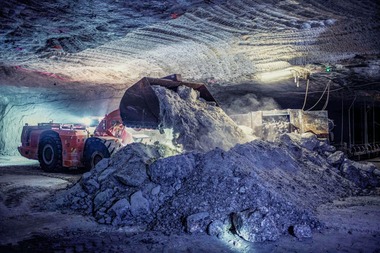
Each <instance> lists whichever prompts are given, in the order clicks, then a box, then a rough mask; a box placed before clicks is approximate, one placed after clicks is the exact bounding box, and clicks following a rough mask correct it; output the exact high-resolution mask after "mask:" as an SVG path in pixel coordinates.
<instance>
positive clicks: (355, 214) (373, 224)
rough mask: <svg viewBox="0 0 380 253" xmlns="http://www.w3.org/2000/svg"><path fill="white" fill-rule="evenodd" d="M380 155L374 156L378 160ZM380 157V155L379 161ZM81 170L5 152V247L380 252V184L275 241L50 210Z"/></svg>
mask: <svg viewBox="0 0 380 253" xmlns="http://www.w3.org/2000/svg"><path fill="white" fill-rule="evenodd" d="M377 160H379V159H375V160H374V161H377ZM377 164H379V163H377ZM81 173H82V172H81V171H69V172H67V173H45V172H43V171H42V170H41V169H40V168H39V166H38V164H37V163H36V162H30V161H27V160H24V159H21V158H17V159H14V158H13V157H2V158H0V251H1V252H380V190H379V189H377V190H375V191H372V193H371V195H367V196H359V197H350V198H346V199H339V200H336V201H333V202H332V203H327V204H325V205H322V206H320V207H319V208H318V217H319V219H320V220H321V221H322V222H323V223H324V224H325V229H323V230H321V231H313V238H312V239H304V240H302V241H300V240H298V239H297V238H296V237H293V236H291V235H283V236H282V237H281V238H280V239H279V240H278V241H276V242H265V243H247V242H244V241H242V240H236V239H234V238H232V237H231V239H229V240H225V241H223V240H220V239H217V238H214V237H211V236H208V235H170V236H168V235H164V234H161V233H158V232H140V231H138V228H133V227H122V228H115V227H112V226H107V225H99V224H98V223H96V222H95V221H94V220H93V218H92V217H84V216H81V215H78V214H73V213H68V212H61V211H60V210H56V211H54V212H52V211H43V206H41V205H43V204H42V203H43V201H42V200H44V199H46V198H47V197H49V196H51V195H52V194H54V193H55V192H56V191H60V190H64V189H66V188H68V187H70V186H71V185H73V184H75V183H76V182H77V181H78V180H79V179H80V177H81Z"/></svg>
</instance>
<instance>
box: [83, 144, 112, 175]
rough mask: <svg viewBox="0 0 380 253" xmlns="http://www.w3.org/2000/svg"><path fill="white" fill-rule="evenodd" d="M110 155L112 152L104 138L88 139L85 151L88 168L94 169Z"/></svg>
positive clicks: (84, 160)
mask: <svg viewBox="0 0 380 253" xmlns="http://www.w3.org/2000/svg"><path fill="white" fill-rule="evenodd" d="M109 157H110V152H109V151H108V149H107V147H106V145H104V143H103V140H101V139H99V138H96V137H91V138H88V139H87V141H86V144H85V146H84V153H83V163H84V166H85V167H86V169H88V170H91V169H93V168H94V167H95V166H96V164H97V163H98V162H100V161H101V160H102V159H103V158H109Z"/></svg>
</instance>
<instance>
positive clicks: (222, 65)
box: [0, 0, 380, 107]
mask: <svg viewBox="0 0 380 253" xmlns="http://www.w3.org/2000/svg"><path fill="white" fill-rule="evenodd" d="M379 9H380V3H379V1H376V0H364V1H360V2H358V1H354V0H348V1H321V0H312V1H307V2H306V1H294V0H284V1H261V0H256V1H240V0H236V1H217V0H212V1H195V0H194V1H192V0H189V1H173V0H169V1H100V0H93V1H90V0H88V1H86V0H81V1H75V2H67V1H60V0H51V1H43V2H41V1H37V0H31V1H18V0H10V1H6V2H4V3H2V8H1V11H0V28H1V34H2V36H1V37H0V51H1V60H0V62H1V70H0V81H1V85H2V86H3V87H2V94H1V95H0V96H1V99H0V102H2V103H6V102H9V101H10V102H14V103H19V102H21V101H22V102H31V103H32V102H34V101H40V102H41V101H44V100H46V99H47V100H49V99H57V100H59V99H62V100H67V101H69V100H75V99H77V98H78V96H79V97H81V98H82V99H90V100H91V99H94V100H96V99H98V98H112V97H117V98H118V97H120V95H121V93H122V92H124V90H125V88H126V87H128V86H130V85H132V84H133V83H134V82H136V81H137V80H138V79H140V78H141V77H143V76H152V77H162V76H166V75H168V74H171V73H179V74H182V76H183V78H184V79H186V80H189V81H198V82H204V83H206V84H208V85H209V86H210V89H211V91H212V92H213V93H214V94H215V96H216V97H217V99H219V100H222V101H221V102H222V103H223V100H228V99H235V98H236V99H238V98H239V96H242V95H244V94H247V93H252V94H255V95H256V96H258V97H271V98H274V99H275V100H276V101H279V103H280V104H281V103H282V104H283V105H284V106H287V105H288V106H293V107H301V106H302V104H303V101H304V98H305V92H306V90H307V91H308V99H309V101H311V102H310V103H311V104H312V102H313V101H316V100H317V99H318V98H320V97H321V95H324V96H327V94H328V95H329V98H330V99H331V100H334V99H335V100H341V99H342V98H343V99H345V100H347V101H351V100H353V99H354V98H356V99H357V101H364V102H368V103H378V102H379V101H380V92H379V87H380V86H379V81H380V59H379V55H380V39H379V38H380V25H379V24H380V21H379V15H378V13H379ZM33 92H34V93H33ZM45 93H46V94H50V95H49V96H44V95H41V94H45ZM23 94H28V95H25V96H23ZM290 100H291V102H293V104H292V103H290V102H289V101H290ZM281 101H283V102H281ZM284 101H285V102H284ZM286 101H288V102H286Z"/></svg>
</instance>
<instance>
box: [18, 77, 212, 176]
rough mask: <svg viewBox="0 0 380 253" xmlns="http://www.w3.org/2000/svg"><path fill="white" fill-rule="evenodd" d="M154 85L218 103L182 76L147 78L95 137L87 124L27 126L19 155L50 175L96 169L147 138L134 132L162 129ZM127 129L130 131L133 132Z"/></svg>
mask: <svg viewBox="0 0 380 253" xmlns="http://www.w3.org/2000/svg"><path fill="white" fill-rule="evenodd" d="M152 85H160V86H164V87H166V88H168V89H173V90H175V89H176V88H177V87H178V86H180V85H186V86H188V87H191V88H193V89H195V90H197V91H199V92H200V96H201V97H202V98H203V99H205V100H206V101H211V102H214V103H216V102H215V99H214V98H213V97H212V95H211V94H210V92H209V91H208V90H207V88H206V87H205V86H204V85H203V84H198V83H188V82H182V81H181V76H180V75H170V76H167V77H164V78H149V77H144V78H142V79H141V80H140V81H138V82H137V83H136V84H134V85H133V86H131V87H130V88H129V89H127V91H126V92H125V94H124V96H123V98H122V100H121V102H120V107H119V109H117V110H115V111H113V112H111V113H109V114H107V115H106V116H105V117H104V118H103V119H102V120H101V121H100V123H99V124H98V126H97V127H96V129H95V131H94V132H93V133H90V131H89V129H88V127H87V126H86V125H84V124H68V123H39V124H38V125H37V126H29V125H28V124H26V125H25V126H24V127H23V129H22V134H21V146H19V147H18V150H19V152H20V154H21V155H22V156H24V157H26V158H29V159H35V160H38V161H39V162H40V166H41V168H42V169H43V170H45V171H48V172H54V171H60V170H62V168H64V167H66V168H79V167H86V168H87V169H91V168H93V167H94V166H95V165H96V164H97V163H98V162H99V161H100V160H101V159H103V158H107V157H110V156H111V155H112V154H113V153H115V152H116V151H117V150H118V149H119V148H120V147H122V146H124V145H126V144H128V143H131V142H133V141H136V140H138V139H142V138H146V137H148V136H146V135H142V134H139V132H138V131H134V130H133V129H137V130H139V129H159V128H160V122H161V120H160V106H159V101H158V98H157V96H156V95H155V93H154V91H153V89H152V87H151V86H152ZM126 127H129V128H131V129H130V131H129V130H127V128H126ZM157 131H158V130H157Z"/></svg>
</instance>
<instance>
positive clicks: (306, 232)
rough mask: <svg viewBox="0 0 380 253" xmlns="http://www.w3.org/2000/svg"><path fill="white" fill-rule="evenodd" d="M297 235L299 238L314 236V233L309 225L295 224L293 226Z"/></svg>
mask: <svg viewBox="0 0 380 253" xmlns="http://www.w3.org/2000/svg"><path fill="white" fill-rule="evenodd" d="M293 232H294V235H295V237H297V238H298V239H304V238H312V237H313V234H312V231H311V228H310V226H309V225H298V224H297V225H295V226H294V227H293Z"/></svg>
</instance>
